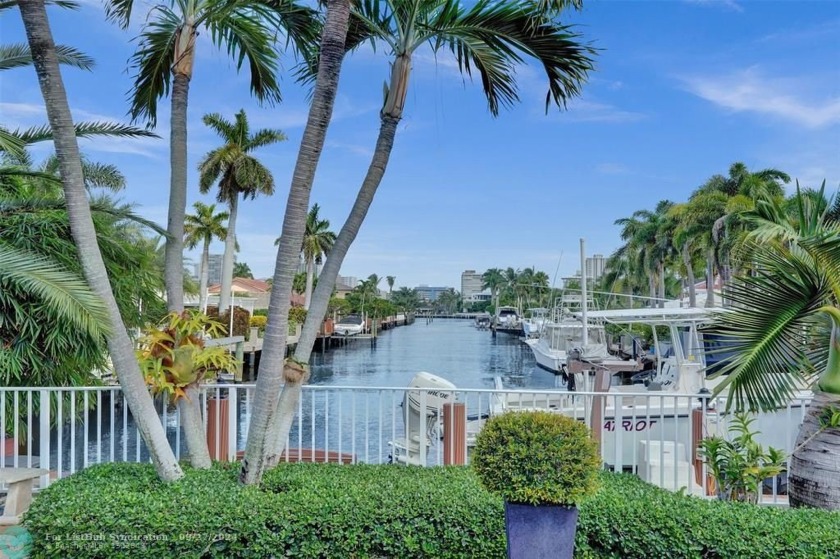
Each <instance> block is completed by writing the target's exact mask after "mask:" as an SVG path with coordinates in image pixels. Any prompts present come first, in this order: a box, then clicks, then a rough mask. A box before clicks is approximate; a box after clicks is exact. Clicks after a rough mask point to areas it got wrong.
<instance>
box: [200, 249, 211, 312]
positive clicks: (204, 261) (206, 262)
mask: <svg viewBox="0 0 840 559" xmlns="http://www.w3.org/2000/svg"><path fill="white" fill-rule="evenodd" d="M209 278H210V241H208V240H205V241H204V248H203V249H202V251H201V279H199V280H198V290H199V293H198V309H199V310H200V311H201V312H203V313H206V312H207V282H208V281H209Z"/></svg>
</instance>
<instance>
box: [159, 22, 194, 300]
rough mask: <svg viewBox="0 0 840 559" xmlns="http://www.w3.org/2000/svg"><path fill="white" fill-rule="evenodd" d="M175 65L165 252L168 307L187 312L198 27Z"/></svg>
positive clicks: (186, 37) (186, 29)
mask: <svg viewBox="0 0 840 559" xmlns="http://www.w3.org/2000/svg"><path fill="white" fill-rule="evenodd" d="M175 41H176V46H175V56H174V61H173V66H172V73H173V74H174V79H173V83H172V118H171V122H170V124H169V126H170V131H169V159H170V162H169V164H170V178H169V216H168V219H167V222H166V230H167V232H168V233H169V238H168V239H167V240H166V251H165V253H164V274H163V276H164V282H165V284H166V305H167V308H168V309H169V311H170V312H172V311H175V312H181V311H183V310H184V218H185V216H186V213H187V100H188V96H189V90H190V78H191V77H192V69H193V68H192V67H193V58H194V55H195V28H194V27H193V26H192V25H191V24H190V23H187V24H185V25H184V26H183V27H182V28H181V30H180V31H179V32H178V35H177V37H176V39H175Z"/></svg>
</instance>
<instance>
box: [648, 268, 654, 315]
mask: <svg viewBox="0 0 840 559" xmlns="http://www.w3.org/2000/svg"><path fill="white" fill-rule="evenodd" d="M648 289H649V290H650V306H651V307H656V273H655V272H654V273H652V274H649V275H648Z"/></svg>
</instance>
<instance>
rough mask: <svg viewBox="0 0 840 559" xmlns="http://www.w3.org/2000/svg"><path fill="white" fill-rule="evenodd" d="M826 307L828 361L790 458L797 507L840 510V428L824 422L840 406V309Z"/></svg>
mask: <svg viewBox="0 0 840 559" xmlns="http://www.w3.org/2000/svg"><path fill="white" fill-rule="evenodd" d="M824 310H828V311H829V312H830V313H831V314H832V315H833V318H834V324H833V326H832V329H831V342H830V343H831V345H830V347H829V354H828V362H827V364H826V370H825V372H824V373H823V374H822V376H821V377H820V379H819V382H818V383H817V388H816V389H815V391H814V399H813V400H812V401H811V405H810V407H809V408H808V414H807V415H806V416H805V419H804V421H803V422H802V426H801V427H800V429H799V434H798V435H797V437H796V450H794V452H793V455H791V457H790V477H789V478H788V483H789V484H790V489H789V498H790V504H791V505H792V506H795V507H796V506H811V507H819V508H822V509H834V510H840V428H837V427H827V426H825V425H824V423H823V421H824V420H823V417H824V414H825V413H827V412H828V413H832V412H836V411H837V410H838V409H840V310H838V309H836V308H829V309H824Z"/></svg>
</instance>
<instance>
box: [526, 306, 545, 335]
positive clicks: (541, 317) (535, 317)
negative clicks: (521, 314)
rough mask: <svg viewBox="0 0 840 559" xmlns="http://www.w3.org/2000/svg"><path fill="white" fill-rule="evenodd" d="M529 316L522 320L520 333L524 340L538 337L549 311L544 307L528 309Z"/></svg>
mask: <svg viewBox="0 0 840 559" xmlns="http://www.w3.org/2000/svg"><path fill="white" fill-rule="evenodd" d="M527 314H529V315H530V317H528V318H525V319H523V320H522V335H523V336H524V337H525V339H526V340H530V339H534V338H537V337H539V335H540V333H541V332H542V330H543V327H544V326H545V324H546V322H548V315H549V311H548V309H545V308H536V309H528V311H527Z"/></svg>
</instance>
